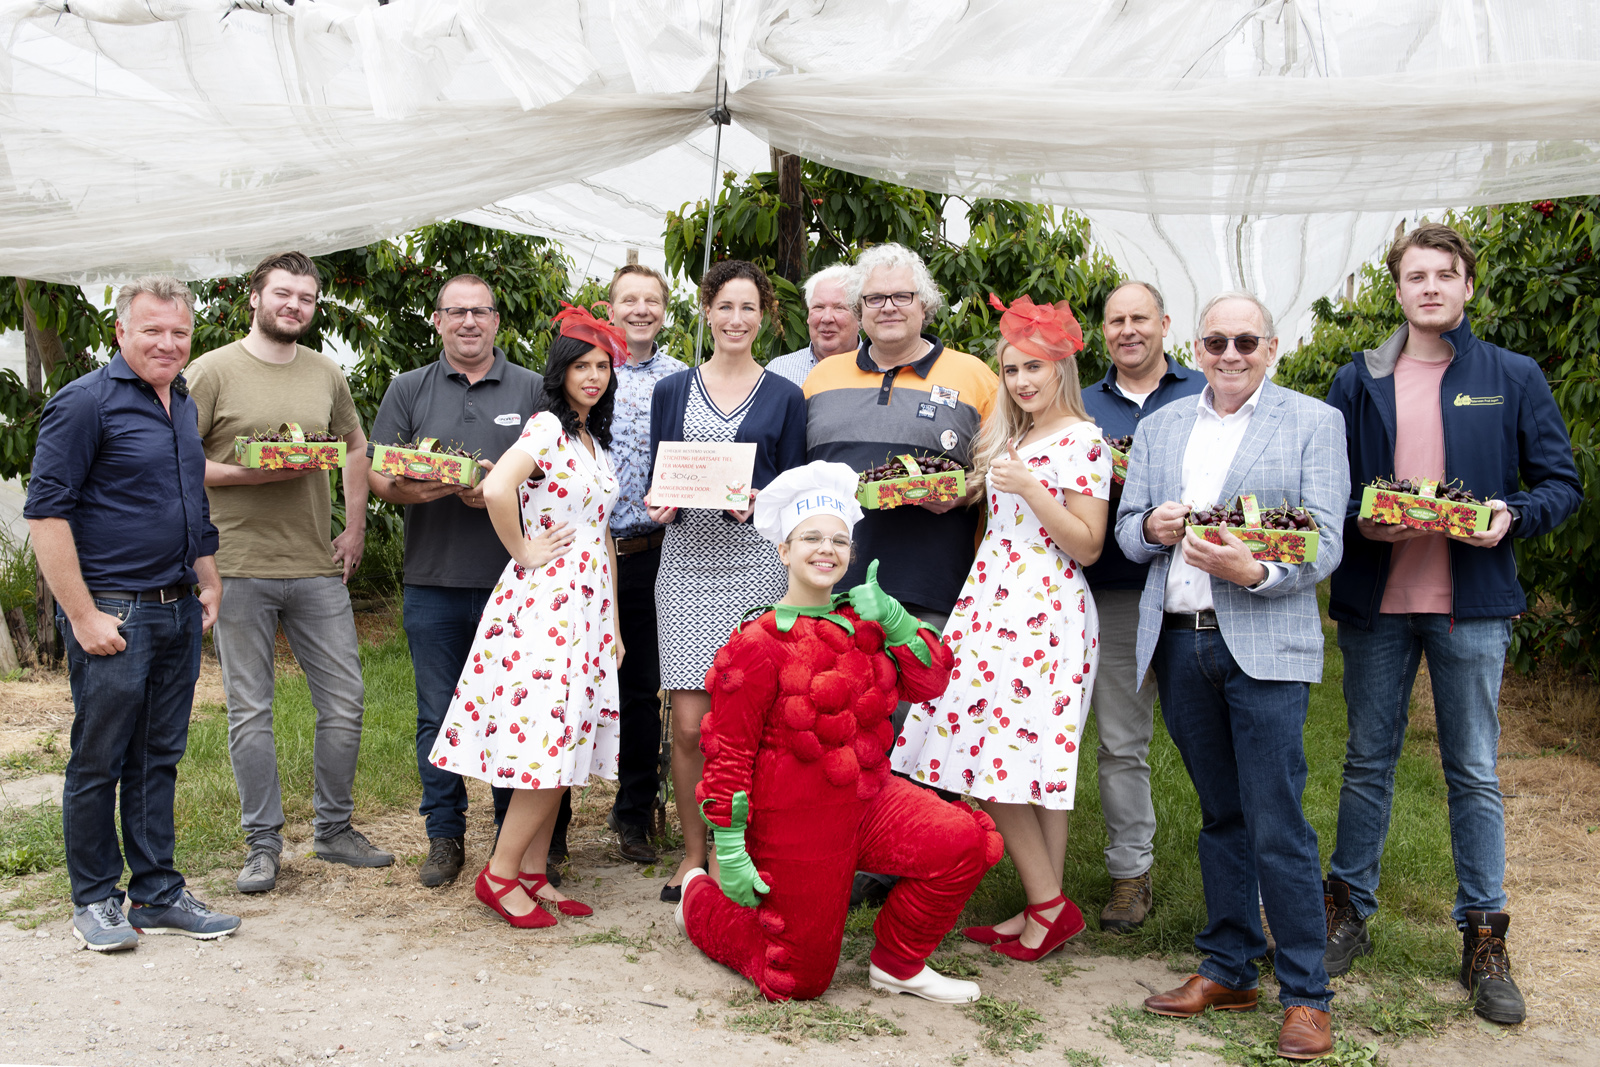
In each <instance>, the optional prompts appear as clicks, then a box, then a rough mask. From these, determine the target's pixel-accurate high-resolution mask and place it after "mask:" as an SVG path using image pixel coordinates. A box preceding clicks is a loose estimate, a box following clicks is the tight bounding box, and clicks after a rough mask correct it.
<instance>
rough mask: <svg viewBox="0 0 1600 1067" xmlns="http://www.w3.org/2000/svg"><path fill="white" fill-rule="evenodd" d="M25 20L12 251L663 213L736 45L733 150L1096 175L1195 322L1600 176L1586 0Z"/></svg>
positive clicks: (693, 195)
mask: <svg viewBox="0 0 1600 1067" xmlns="http://www.w3.org/2000/svg"><path fill="white" fill-rule="evenodd" d="M719 33H720V37H719ZM0 36H3V39H4V41H5V49H4V53H3V56H0V151H3V157H0V271H3V272H5V273H9V274H17V275H21V276H26V277H33V278H40V279H50V280H63V281H83V282H87V281H98V280H104V279H109V278H113V277H120V276H126V275H129V274H133V273H137V272H142V271H145V270H170V271H175V272H177V273H179V274H181V275H184V276H187V277H206V276H213V275H217V274H221V273H225V272H226V273H231V272H235V271H238V270H241V269H244V268H247V267H249V266H250V265H252V264H253V263H254V262H255V261H256V260H257V259H258V258H259V257H260V256H261V255H263V254H265V253H267V252H269V251H272V250H275V249H280V248H282V247H285V246H294V247H300V248H304V249H306V250H308V251H313V252H322V251H330V250H333V249H337V248H341V247H349V246H352V245H358V244H363V243H366V242H369V241H371V240H375V239H379V238H382V237H387V236H392V235H394V234H396V233H399V232H402V231H404V230H406V229H409V228H412V227H414V226H417V225H420V224H423V223H427V222H431V221H435V220H438V219H441V218H447V217H456V216H459V217H466V218H469V219H471V220H473V221H479V222H487V223H489V224H491V225H501V226H505V227H506V228H512V229H524V230H528V231H530V232H544V233H550V234H553V235H557V236H560V237H562V238H564V239H566V240H568V241H569V242H570V243H571V247H572V250H573V252H574V255H575V256H578V257H580V258H581V255H582V250H583V244H584V242H586V241H587V242H593V243H594V244H595V245H596V246H597V247H598V246H599V245H601V244H606V243H609V244H613V245H615V244H637V245H642V246H646V247H648V246H652V245H654V246H659V243H660V232H661V228H660V214H661V212H662V211H664V210H665V209H670V208H675V207H677V206H678V205H679V204H681V203H682V202H683V201H685V200H690V199H698V198H700V197H703V196H704V195H705V194H706V191H707V190H709V188H710V186H711V175H710V174H709V173H708V170H709V164H708V161H707V159H706V149H705V145H706V139H705V130H706V127H707V122H708V120H707V112H708V110H709V109H710V108H711V107H712V106H713V104H714V101H715V92H714V87H715V85H716V84H717V71H718V69H719V64H720V68H721V69H722V71H723V73H724V74H725V76H726V79H727V82H728V85H729V88H730V90H731V92H730V93H729V96H728V99H727V105H728V108H729V110H730V111H731V113H732V116H733V121H734V122H735V123H736V124H737V126H738V127H739V128H740V129H741V130H742V131H744V134H745V135H744V136H741V137H738V138H736V137H734V136H733V134H732V133H731V132H730V133H729V135H728V137H727V138H725V140H726V141H727V142H728V147H729V149H730V153H731V159H730V162H731V163H732V165H733V166H734V167H735V168H736V169H741V170H743V169H749V168H752V167H757V166H763V165H764V164H765V158H764V152H763V151H761V149H760V147H759V146H760V145H761V144H763V143H768V144H771V145H774V146H777V147H779V148H782V149H784V150H787V151H793V152H798V153H799V154H801V155H803V156H805V157H807V158H809V159H814V160H818V161H821V162H825V163H828V164H830V165H833V166H838V167H841V168H844V169H847V170H851V171H855V172H859V173H864V174H870V175H874V176H878V177H883V178H888V179H892V180H895V181H899V182H904V183H908V184H912V185H917V186H921V187H924V188H928V189H933V190H937V191H941V192H949V193H958V194H961V195H964V196H977V195H982V196H1003V197H1009V198H1015V199H1023V200H1031V201H1037V202H1046V203H1054V204H1060V205H1063V206H1066V207H1070V208H1073V209H1075V210H1078V211H1081V212H1084V213H1085V214H1087V215H1088V216H1089V217H1090V219H1091V221H1092V223H1093V232H1094V235H1095V238H1096V240H1098V241H1100V242H1102V243H1103V244H1104V245H1105V246H1106V247H1107V248H1108V250H1109V251H1111V252H1112V253H1113V254H1114V255H1115V256H1116V257H1117V258H1118V261H1119V262H1120V263H1121V264H1123V266H1124V267H1125V268H1126V269H1128V270H1130V271H1131V272H1133V273H1135V274H1138V275H1141V276H1144V277H1146V278H1148V279H1150V280H1153V281H1155V282H1156V283H1157V284H1158V285H1160V286H1162V287H1163V288H1164V289H1165V290H1166V291H1167V292H1168V293H1169V296H1170V298H1171V299H1170V303H1171V305H1172V310H1173V311H1174V315H1175V318H1176V319H1177V323H1176V326H1177V328H1178V329H1179V330H1188V329H1190V328H1191V327H1192V325H1193V323H1192V322H1190V321H1188V319H1187V318H1186V316H1190V315H1192V313H1193V310H1194V308H1195V305H1196V304H1197V302H1199V301H1202V300H1204V299H1205V298H1206V297H1207V296H1209V295H1210V294H1211V293H1213V292H1215V291H1217V290H1219V289H1222V288H1229V287H1236V286H1244V287H1249V288H1252V289H1254V290H1256V291H1257V292H1258V293H1259V294H1260V295H1261V296H1262V297H1263V298H1264V299H1265V300H1266V302H1267V303H1268V305H1269V306H1270V307H1272V308H1273V310H1274V312H1275V313H1276V314H1277V316H1278V317H1279V320H1280V323H1283V324H1285V332H1286V333H1288V332H1290V330H1291V329H1292V327H1293V324H1294V323H1296V321H1297V320H1298V319H1299V318H1301V317H1302V316H1303V314H1304V312H1305V309H1306V308H1307V307H1308V306H1309V304H1310V302H1311V301H1312V300H1313V299H1315V298H1316V297H1317V296H1319V295H1322V294H1323V293H1326V292H1328V291H1330V290H1332V289H1334V288H1335V287H1336V286H1337V285H1338V284H1339V283H1340V282H1341V280H1342V279H1343V278H1344V277H1345V275H1346V274H1347V273H1348V272H1349V271H1351V270H1352V269H1354V266H1355V264H1357V263H1359V262H1361V261H1362V260H1364V259H1367V258H1369V257H1370V256H1372V255H1373V254H1374V253H1375V252H1377V251H1378V250H1379V248H1380V247H1381V245H1382V243H1383V241H1384V239H1385V238H1386V237H1387V236H1388V234H1389V232H1390V231H1391V230H1392V229H1393V227H1394V225H1395V222H1396V221H1397V220H1398V219H1400V218H1407V219H1414V218H1416V217H1417V216H1418V215H1419V214H1421V213H1423V212H1425V211H1431V212H1433V213H1434V214H1437V213H1438V211H1439V209H1440V208H1442V207H1444V206H1466V205H1472V204H1482V203H1495V202H1503V201H1511V200H1522V199H1532V198H1538V197H1545V196H1556V195H1566V194H1575V193H1592V192H1595V191H1597V190H1600V166H1597V165H1596V163H1597V158H1600V157H1597V150H1600V107H1597V106H1596V105H1597V103H1600V19H1596V18H1595V17H1594V14H1593V5H1592V4H1591V3H1589V2H1586V0H1343V2H1341V3H1337V4H1336V3H1332V2H1331V0H1271V2H1267V0H1215V2H1210V3H1198V2H1192V0H1166V2H1162V0H1057V2H1055V3H1039V2H1038V0H848V2H844V0H725V2H723V0H396V2H394V3H389V4H386V5H381V4H379V3H377V2H376V0H299V2H298V3H295V2H293V0H71V2H70V4H69V3H67V2H64V0H0ZM719 39H720V41H721V42H722V46H721V47H720V48H719V44H718V42H719ZM697 134H698V135H699V136H697ZM580 266H581V263H580Z"/></svg>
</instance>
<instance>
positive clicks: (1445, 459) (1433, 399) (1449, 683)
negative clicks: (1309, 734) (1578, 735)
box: [1324, 223, 1583, 1024]
mask: <svg viewBox="0 0 1600 1067" xmlns="http://www.w3.org/2000/svg"><path fill="white" fill-rule="evenodd" d="M1476 266H1477V257H1476V256H1475V255H1474V254H1473V251H1472V248H1471V247H1470V246H1469V245H1468V244H1467V243H1466V241H1464V240H1463V239H1462V238H1461V235H1460V234H1458V233H1456V231H1454V230H1452V229H1451V228H1450V227H1448V226H1442V225H1439V224H1438V223H1424V224H1423V225H1421V226H1419V227H1417V228H1416V229H1414V230H1412V231H1411V232H1410V233H1408V234H1405V235H1404V236H1402V237H1400V238H1398V239H1397V240H1396V241H1395V242H1394V245H1393V246H1392V247H1391V248H1390V249H1389V255H1388V267H1389V273H1390V276H1391V277H1393V278H1394V283H1395V299H1396V300H1397V301H1398V302H1399V304H1400V310H1401V311H1402V312H1403V313H1404V315H1405V319H1406V321H1405V323H1404V324H1403V325H1402V326H1401V327H1400V328H1399V329H1398V330H1396V331H1395V332H1394V334H1393V335H1391V336H1390V337H1389V339H1388V340H1386V341H1385V342H1384V343H1383V344H1382V345H1380V346H1378V347H1377V348H1374V349H1372V350H1370V351H1366V352H1362V353H1359V354H1357V355H1356V356H1355V358H1353V359H1352V360H1351V361H1350V363H1349V364H1347V365H1346V366H1344V367H1341V368H1340V369H1339V373H1338V374H1337V375H1336V376H1335V377H1334V380H1333V386H1332V388H1331V389H1330V390H1329V391H1328V403H1329V404H1332V405H1333V406H1334V407H1335V408H1337V409H1338V410H1339V411H1340V412H1341V413H1342V414H1343V415H1344V418H1345V422H1346V425H1347V426H1348V427H1349V428H1350V434H1349V436H1350V469H1351V471H1352V472H1354V475H1355V483H1356V484H1355V486H1354V491H1355V494H1356V495H1355V497H1353V498H1352V500H1351V505H1350V512H1349V514H1350V515H1352V516H1354V515H1356V513H1357V505H1358V504H1359V502H1360V496H1361V491H1362V486H1364V485H1365V484H1367V483H1369V482H1371V481H1372V480H1373V479H1374V478H1379V477H1383V478H1409V479H1413V480H1422V479H1429V480H1446V481H1448V482H1451V483H1454V484H1458V485H1461V486H1463V487H1464V488H1466V489H1467V490H1468V491H1470V492H1471V493H1473V494H1474V495H1475V496H1476V497H1477V498H1478V499H1479V500H1485V501H1492V502H1494V507H1495V510H1494V512H1493V517H1492V518H1491V519H1490V521H1489V525H1488V528H1487V529H1485V530H1480V531H1478V532H1476V533H1462V534H1452V533H1432V532H1428V531H1423V530H1414V529H1411V528H1409V527H1405V526H1395V525H1378V524H1376V523H1374V522H1373V521H1372V520H1370V519H1361V518H1352V519H1350V520H1349V521H1347V522H1346V524H1345V526H1346V531H1347V533H1346V536H1347V542H1346V543H1347V546H1348V547H1347V551H1346V554H1345V560H1344V565H1343V566H1341V567H1340V568H1339V570H1338V572H1337V573H1336V574H1334V576H1333V597H1332V600H1331V602H1330V604H1329V611H1328V613H1329V614H1330V615H1331V616H1333V618H1334V621H1336V622H1337V623H1338V624H1339V647H1340V648H1341V649H1342V650H1343V651H1344V657H1345V660H1344V663H1345V667H1344V696H1345V703H1346V705H1347V708H1348V714H1349V719H1350V740H1349V744H1348V748H1347V751H1346V755H1345V765H1344V782H1343V785H1342V786H1341V787H1340V790H1339V837H1338V844H1337V847H1335V848H1334V850H1333V857H1332V859H1331V860H1330V862H1329V866H1328V881H1327V886H1326V901H1325V903H1326V905H1327V911H1328V929H1327V937H1328V941H1327V950H1326V955H1325V957H1324V961H1325V963H1326V965H1327V968H1328V973H1329V974H1333V975H1340V974H1344V973H1345V972H1346V971H1348V970H1349V969H1350V965H1351V963H1352V962H1353V961H1354V960H1355V957H1357V956H1364V955H1366V954H1367V953H1369V952H1371V951H1372V939H1371V936H1370V935H1369V934H1368V933H1367V919H1368V918H1369V917H1370V916H1371V915H1372V914H1373V912H1375V911H1376V910H1377V908H1378V898H1377V890H1378V868H1379V862H1380V861H1381V859H1382V858H1383V846H1384V840H1385V838H1386V837H1387V836H1388V832H1389V812H1390V807H1391V805H1392V804H1393V802H1394V772H1395V766H1396V764H1397V763H1398V762H1399V759H1400V749H1401V745H1402V744H1403V743H1404V741H1405V734H1406V713H1407V710H1408V709H1409V708H1410V706H1411V686H1412V683H1413V682H1414V681H1415V680H1416V677H1417V665H1418V662H1419V660H1420V658H1421V657H1422V656H1423V655H1426V656H1427V658H1428V674H1429V676H1430V678H1431V679H1432V683H1433V696H1434V707H1435V709H1436V712H1435V714H1436V718H1437V719H1438V736H1439V752H1440V755H1441V757H1442V758H1443V763H1444V777H1445V783H1446V785H1447V786H1448V788H1449V798H1450V844H1451V851H1452V853H1453V854H1454V857H1455V868H1456V883H1457V888H1456V900H1455V909H1454V911H1453V912H1452V913H1451V917H1452V918H1453V919H1455V921H1456V925H1457V927H1458V928H1460V930H1461V932H1462V938H1463V942H1462V951H1461V971H1460V980H1461V984H1462V985H1464V986H1466V987H1467V989H1468V991H1469V992H1471V993H1472V997H1473V1001H1472V1006H1473V1010H1474V1011H1476V1012H1477V1013H1478V1014H1479V1015H1481V1016H1483V1017H1484V1018H1485V1019H1489V1020H1491V1021H1493V1022H1497V1023H1508V1024H1509V1023H1520V1022H1522V1020H1523V1018H1524V1017H1525V1015H1526V1014H1527V1011H1526V1007H1525V1005H1524V1003H1523V999H1522V993H1521V992H1520V991H1519V990H1518V989H1517V985H1516V982H1514V981H1513V980H1512V978H1511V962H1510V959H1509V957H1508V955H1507V952H1506V943H1505V937H1506V931H1507V929H1508V928H1509V926H1510V923H1511V917H1510V916H1509V915H1507V914H1506V911H1505V908H1506V892H1505V884H1504V880H1505V869H1506V847H1505V807H1504V804H1503V802H1502V800H1501V796H1500V779H1499V775H1498V773H1497V771H1496V761H1497V757H1498V755H1499V740H1500V721H1499V703H1500V677H1501V674H1502V673H1503V672H1504V670H1505V656H1506V648H1507V646H1508V645H1509V644H1510V642H1511V620H1512V618H1513V617H1514V616H1516V615H1517V614H1519V613H1521V612H1522V611H1524V610H1525V609H1526V608H1527V602H1526V599H1525V598H1524V596H1523V592H1522V586H1521V584H1520V583H1519V582H1518V581H1517V559H1516V553H1515V550H1514V548H1513V539H1514V538H1518V537H1538V536H1540V535H1542V534H1545V533H1549V532H1550V531H1551V530H1553V529H1554V528H1555V527H1557V526H1559V525H1560V524H1561V522H1562V521H1563V520H1565V519H1566V518H1567V516H1569V515H1571V514H1572V513H1573V511H1575V510H1576V509H1577V507H1578V504H1579V503H1580V502H1581V500H1582V498H1583V490H1582V485H1581V483H1580V482H1579V480H1578V472H1577V469H1576V467H1575V466H1574V464H1573V461H1572V443H1571V441H1570V439H1569V438H1568V436H1567V428H1566V425H1565V424H1564V423H1563V421H1562V418H1561V411H1560V409H1558V408H1557V407H1556V404H1555V400H1554V399H1553V398H1552V397H1551V395H1550V387H1549V385H1548V384H1546V382H1545V378H1544V373H1543V372H1542V371H1541V370H1540V369H1539V366H1538V364H1537V363H1535V362H1534V361H1533V360H1531V359H1529V358H1528V357H1527V356H1521V355H1518V354H1517V353H1515V352H1510V351H1507V350H1506V349H1504V348H1500V347H1497V346H1495V345H1491V344H1487V343H1485V342H1483V341H1480V340H1479V339H1478V338H1477V337H1475V336H1474V335H1473V333H1472V326H1471V324H1470V323H1469V322H1468V321H1467V317H1466V303H1467V301H1468V300H1470V299H1472V290H1473V273H1474V271H1475V269H1476Z"/></svg>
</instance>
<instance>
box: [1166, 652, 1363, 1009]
mask: <svg viewBox="0 0 1600 1067" xmlns="http://www.w3.org/2000/svg"><path fill="white" fill-rule="evenodd" d="M1154 666H1155V670H1156V682H1157V685H1158V687H1159V689H1160V692H1161V713H1162V716H1163V718H1164V719H1165V721H1166V724H1167V732H1168V733H1169V734H1171V735H1172V740H1173V743H1174V744H1176V745H1177V746H1178V754H1179V755H1181V756H1182V757H1183V765H1184V767H1186V768H1187V769H1188V771H1189V777H1190V779H1191V780H1192V781H1193V782H1194V787H1195V792H1196V793H1198V794H1199V796H1200V815H1201V824H1200V841H1199V849H1200V876H1201V878H1202V879H1203V881H1204V883H1205V893H1206V928H1205V929H1204V930H1202V931H1201V932H1200V934H1199V936H1197V937H1196V938H1195V939H1194V944H1195V948H1197V949H1199V950H1200V951H1201V952H1202V953H1204V954H1206V955H1207V957H1208V958H1207V959H1206V960H1205V961H1204V962H1203V963H1201V964H1200V973H1201V974H1202V975H1204V976H1205V977H1207V978H1209V979H1211V980H1212V981H1213V982H1217V983H1219V984H1221V985H1225V986H1227V987H1228V988H1229V989H1253V988H1255V986H1256V981H1257V971H1256V965H1255V962H1254V961H1255V960H1256V959H1257V958H1258V957H1260V956H1264V955H1266V951H1267V941H1266V937H1265V936H1264V935H1263V934H1262V932H1261V916H1260V911H1259V910H1258V908H1257V887H1258V885H1259V893H1260V897H1259V901H1260V904H1261V906H1264V907H1265V908H1266V910H1267V921H1268V922H1270V923H1271V924H1272V933H1273V935H1274V937H1275V938H1276V939H1277V942H1278V953H1277V956H1276V958H1275V960H1274V967H1275V969H1276V971H1277V975H1278V1000H1279V1002H1280V1003H1282V1004H1283V1006H1284V1007H1285V1008H1290V1007H1293V1006H1295V1005H1297V1004H1303V1005H1306V1006H1308V1007H1312V1008H1318V1009H1321V1010H1323V1011H1327V1010H1328V1005H1329V1001H1330V1000H1331V999H1332V997H1333V993H1332V991H1331V990H1329V989H1328V973H1327V971H1326V970H1325V969H1324V968H1323V966H1322V952H1323V949H1324V947H1325V945H1326V942H1327V927H1326V924H1325V919H1324V915H1323V908H1322V869H1321V861H1320V859H1319V858H1318V856H1317V834H1316V831H1315V830H1313V829H1312V828H1311V824H1310V823H1309V822H1307V821H1306V817H1305V813H1304V812H1302V811H1301V810H1300V796H1301V794H1302V793H1303V792H1304V791H1305V785H1306V755H1305V741H1304V737H1303V735H1304V732H1305V725H1306V708H1307V706H1308V704H1309V703H1310V698H1311V687H1310V686H1309V685H1307V684H1306V683H1304V682H1264V681H1260V680H1258V679H1255V678H1251V677H1250V676H1249V675H1247V674H1245V673H1244V671H1243V670H1241V669H1240V668H1239V665H1238V664H1237V663H1236V662H1234V659H1233V656H1232V655H1231V654H1230V653H1229V652H1228V646H1227V645H1226V644H1225V643H1224V642H1223V640H1222V634H1221V633H1220V632H1218V631H1216V630H1200V631H1188V630H1167V631H1164V632H1163V633H1162V635H1161V641H1160V643H1159V644H1157V645H1156V654H1155V661H1154ZM1241 770H1242V772H1243V773H1241Z"/></svg>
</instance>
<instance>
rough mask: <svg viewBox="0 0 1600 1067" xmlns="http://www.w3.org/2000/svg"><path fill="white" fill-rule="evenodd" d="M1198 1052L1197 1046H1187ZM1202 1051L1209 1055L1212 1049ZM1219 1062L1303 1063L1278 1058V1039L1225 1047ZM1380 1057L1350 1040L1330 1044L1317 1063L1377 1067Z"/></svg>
mask: <svg viewBox="0 0 1600 1067" xmlns="http://www.w3.org/2000/svg"><path fill="white" fill-rule="evenodd" d="M1190 1047H1192V1048H1198V1047H1199V1046H1190ZM1205 1051H1207V1052H1211V1051H1214V1050H1212V1049H1206V1050H1205ZM1222 1058H1223V1059H1225V1060H1227V1061H1228V1062H1229V1063H1237V1064H1241V1065H1242V1067H1300V1065H1301V1064H1303V1063H1304V1062H1305V1061H1304V1060H1286V1059H1284V1058H1283V1057H1282V1056H1280V1055H1278V1039H1277V1038H1276V1037H1273V1038H1268V1039H1266V1040H1264V1041H1260V1042H1258V1043H1256V1044H1254V1045H1250V1046H1248V1047H1244V1046H1237V1045H1233V1046H1225V1047H1224V1048H1223V1049H1222ZM1382 1063H1383V1057H1382V1056H1381V1055H1380V1054H1379V1052H1378V1046H1377V1044H1376V1043H1375V1042H1367V1043H1366V1044H1362V1043H1361V1042H1359V1041H1357V1040H1355V1039H1354V1038H1350V1037H1341V1038H1337V1039H1335V1040H1334V1043H1333V1051H1332V1052H1330V1053H1328V1054H1327V1055H1326V1056H1323V1057H1322V1058H1321V1059H1319V1060H1317V1064H1318V1067H1380V1065H1381V1064H1382Z"/></svg>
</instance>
